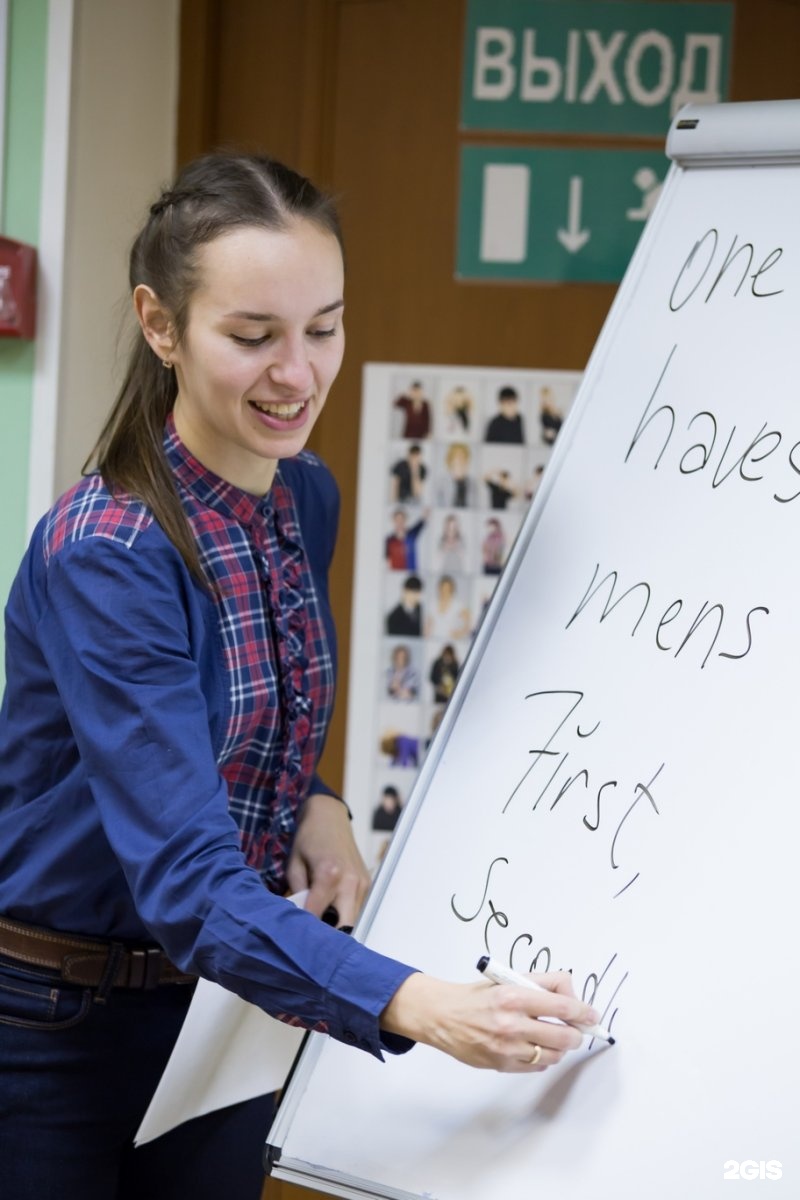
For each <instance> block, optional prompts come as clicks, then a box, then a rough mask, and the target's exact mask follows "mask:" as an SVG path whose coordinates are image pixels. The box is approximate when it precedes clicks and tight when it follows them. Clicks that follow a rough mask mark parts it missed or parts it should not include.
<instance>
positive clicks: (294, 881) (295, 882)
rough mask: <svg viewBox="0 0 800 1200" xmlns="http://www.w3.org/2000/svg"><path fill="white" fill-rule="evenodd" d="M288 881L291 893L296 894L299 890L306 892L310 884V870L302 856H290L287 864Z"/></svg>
mask: <svg viewBox="0 0 800 1200" xmlns="http://www.w3.org/2000/svg"><path fill="white" fill-rule="evenodd" d="M286 883H287V885H288V888H289V894H290V895H292V896H294V895H295V894H296V893H297V892H304V891H306V889H307V888H308V886H309V880H308V871H307V870H306V868H305V864H304V863H303V860H302V859H301V858H290V859H289V862H288V863H287V864H286Z"/></svg>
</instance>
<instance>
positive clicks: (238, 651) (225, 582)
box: [165, 420, 334, 889]
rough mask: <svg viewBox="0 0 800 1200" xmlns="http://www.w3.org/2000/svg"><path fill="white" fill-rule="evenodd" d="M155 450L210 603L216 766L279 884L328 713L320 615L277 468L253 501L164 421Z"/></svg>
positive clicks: (253, 853)
mask: <svg viewBox="0 0 800 1200" xmlns="http://www.w3.org/2000/svg"><path fill="white" fill-rule="evenodd" d="M165 450H166V453H167V458H168V459H169V462H170V465H171V467H172V469H173V472H174V474H175V478H176V481H177V483H178V486H179V490H180V493H181V500H182V502H183V506H184V509H185V511H186V514H187V516H188V518H189V523H190V525H191V527H192V530H193V532H194V535H195V538H196V540H197V544H198V547H199V550H200V559H201V563H202V566H203V570H204V572H205V574H206V576H207V578H208V580H209V582H210V584H211V585H212V588H213V590H214V594H215V597H216V603H217V607H218V615H219V629H220V634H221V639H222V649H223V656H224V660H225V669H226V672H227V680H228V689H229V696H230V710H229V715H228V721H227V728H226V730H225V735H224V739H223V742H222V746H221V748H220V749H219V751H218V754H217V762H218V763H219V767H220V771H221V772H222V775H223V776H224V778H225V780H226V781H227V784H228V794H229V796H230V808H231V812H232V814H233V816H234V817H235V819H236V822H237V824H238V826H239V829H240V830H241V838H242V849H243V850H244V853H245V857H246V858H247V861H248V863H249V864H250V865H251V866H253V867H255V868H256V870H258V871H259V872H260V873H261V874H262V876H263V878H264V880H265V882H267V883H268V885H269V886H271V887H272V888H273V889H279V888H280V887H281V886H282V883H283V875H284V867H285V861H286V856H287V853H288V850H289V847H290V845H291V840H292V837H293V834H294V829H295V826H296V816H297V809H298V807H299V805H300V804H301V803H302V801H303V800H304V799H305V797H306V795H307V792H308V789H309V787H310V785H311V781H312V779H313V777H314V771H315V768H316V764H317V760H318V758H319V755H320V753H321V750H322V745H323V743H324V739H325V731H326V729H327V726H328V722H329V720H330V714H331V709H332V707H333V697H334V664H333V656H332V653H331V648H330V644H329V629H330V616H329V614H327V613H326V615H327V617H328V620H327V626H328V628H327V629H326V621H325V619H324V618H323V612H322V603H323V602H322V599H321V598H320V596H319V595H318V593H317V590H316V588H315V586H314V580H313V578H312V575H311V570H310V566H309V562H308V558H307V555H306V552H305V548H304V544H303V536H302V532H301V530H300V524H299V517H298V513H297V509H296V506H295V502H294V498H293V495H292V492H291V489H290V487H289V486H288V485H287V483H286V482H285V481H284V478H283V472H282V471H281V468H280V466H279V468H278V471H277V474H276V476H275V480H274V482H273V485H272V487H271V489H270V491H269V492H268V494H267V495H266V496H265V497H263V498H258V497H255V496H252V495H250V494H249V493H247V492H243V491H241V490H240V489H239V488H237V487H234V486H233V485H232V484H230V483H226V482H225V480H223V479H220V478H219V477H218V476H216V475H214V474H212V473H211V472H210V471H207V470H206V469H205V468H204V467H203V466H202V465H201V464H200V463H199V462H198V461H197V460H196V459H195V458H193V457H192V456H191V455H190V454H189V453H188V452H187V450H186V448H185V447H184V446H183V444H182V443H181V441H180V439H179V438H178V435H177V433H176V432H175V428H174V423H173V422H172V421H171V420H170V422H169V424H168V428H167V435H166V438H165ZM298 461H299V462H300V463H302V464H303V465H304V466H305V467H307V468H308V469H310V470H323V469H324V468H322V467H321V465H320V463H319V461H318V460H317V459H316V458H315V456H314V455H312V454H309V453H305V452H304V453H302V454H300V455H299V456H298V458H297V459H296V460H295V462H298Z"/></svg>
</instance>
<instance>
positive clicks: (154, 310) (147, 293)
mask: <svg viewBox="0 0 800 1200" xmlns="http://www.w3.org/2000/svg"><path fill="white" fill-rule="evenodd" d="M133 307H134V308H135V310H136V316H137V318H138V320H139V324H140V325H141V327H142V333H143V334H144V337H145V341H146V342H147V344H148V346H149V347H150V349H151V350H153V351H154V353H155V354H157V355H158V357H159V358H160V359H161V361H162V362H163V363H164V365H165V366H171V365H172V364H171V363H170V356H171V354H172V353H173V352H174V350H175V345H176V339H175V326H174V324H173V321H172V317H171V316H170V314H169V312H168V311H167V309H166V308H164V306H163V304H162V303H161V301H160V300H159V298H158V296H157V295H156V294H155V292H154V291H153V289H152V288H151V287H148V286H147V284H146V283H140V284H137V286H136V287H135V288H134V290H133Z"/></svg>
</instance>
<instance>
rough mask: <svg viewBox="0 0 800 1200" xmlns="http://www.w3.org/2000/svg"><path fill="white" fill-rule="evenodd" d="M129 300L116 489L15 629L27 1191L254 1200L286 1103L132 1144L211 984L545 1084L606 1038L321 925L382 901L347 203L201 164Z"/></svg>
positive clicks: (2, 999)
mask: <svg viewBox="0 0 800 1200" xmlns="http://www.w3.org/2000/svg"><path fill="white" fill-rule="evenodd" d="M130 285H131V293H132V297H133V303H134V306H135V310H136V314H137V316H138V318H139V322H138V328H137V334H136V340H135V343H134V346H133V348H132V351H131V356H130V360H129V364H128V371H127V375H126V377H125V380H124V382H123V385H122V389H121V391H120V394H119V396H118V398H117V401H116V404H115V405H114V408H113V410H112V412H111V415H110V417H109V419H108V422H107V424H106V426H105V428H104V429H103V431H102V433H101V435H100V438H99V441H98V443H97V446H96V447H95V451H94V454H93V458H92V461H94V463H95V464H96V468H95V469H94V470H92V471H90V473H89V474H88V475H87V476H86V477H85V478H84V479H83V480H81V482H80V483H78V484H77V485H76V486H75V487H74V488H72V489H71V490H70V491H69V492H67V493H66V494H65V495H64V496H62V497H61V499H60V500H58V501H57V502H56V504H55V506H54V507H53V509H52V510H51V511H50V512H49V513H48V514H47V515H46V516H45V517H44V518H43V519H42V521H41V522H40V524H39V526H38V527H37V529H36V530H35V532H34V535H33V537H32V539H31V543H30V545H29V547H28V551H27V554H26V556H25V559H24V561H23V564H22V567H21V568H20V571H19V573H18V575H17V578H16V580H15V582H14V586H13V588H12V591H11V596H10V599H9V604H8V609H7V619H6V655H7V662H8V681H9V682H8V686H7V690H6V695H5V698H4V702H3V707H2V710H1V711H0V914H2V915H0V1062H2V1064H3V1071H2V1081H1V1082H0V1161H2V1163H3V1188H4V1195H5V1194H6V1193H7V1194H8V1195H9V1196H14V1197H21V1196H23V1195H36V1196H42V1197H44V1196H50V1195H55V1194H58V1195H59V1197H60V1200H125V1198H126V1197H130V1198H133V1197H139V1196H147V1197H148V1200H186V1198H187V1197H192V1200H218V1198H219V1197H220V1196H228V1197H230V1200H256V1198H257V1197H258V1196H259V1195H260V1192H261V1185H262V1181H263V1173H262V1167H261V1148H262V1144H263V1140H264V1136H265V1133H266V1130H267V1127H268V1124H269V1115H270V1111H271V1106H272V1099H271V1097H260V1098H258V1099H256V1100H252V1101H248V1102H246V1103H244V1104H240V1105H233V1106H231V1107H230V1108H227V1109H224V1110H223V1111H222V1112H221V1113H211V1114H208V1115H206V1116H204V1117H200V1118H198V1119H196V1120H194V1121H189V1122H187V1123H186V1124H185V1125H183V1126H181V1127H180V1128H179V1129H177V1130H173V1131H172V1132H171V1133H168V1134H166V1135H165V1136H163V1137H162V1138H159V1139H157V1140H156V1141H154V1142H151V1143H148V1144H147V1145H145V1146H143V1147H141V1148H139V1149H137V1150H136V1151H135V1152H134V1150H133V1145H132V1140H131V1139H132V1136H133V1134H134V1133H135V1131H136V1129H137V1128H138V1126H139V1125H140V1123H141V1120H142V1117H143V1115H144V1112H145V1110H146V1108H147V1106H148V1103H149V1100H150V1098H151V1096H152V1094H153V1091H154V1089H155V1087H156V1085H157V1083H158V1080H159V1077H160V1075H161V1072H162V1071H163V1068H164V1065H165V1063H166V1061H167V1059H168V1058H169V1055H170V1053H171V1050H172V1047H173V1045H174V1043H175V1040H176V1038H177V1035H178V1033H179V1030H180V1027H181V1023H182V1021H183V1018H184V1016H185V1014H186V1010H187V1007H188V1005H189V1001H190V998H191V993H192V984H193V982H194V980H195V978H196V977H197V976H199V975H202V976H203V977H205V978H207V979H210V980H214V981H216V982H217V983H220V984H222V985H224V986H225V987H227V988H228V989H230V990H231V991H234V992H236V993H238V994H239V995H240V996H242V997H244V998H245V999H247V1000H249V1001H251V1002H252V1003H254V1004H257V1005H259V1006H260V1007H261V1008H263V1009H264V1010H265V1011H267V1012H269V1013H271V1014H273V1015H274V1016H277V1017H279V1018H281V1019H285V1020H287V1021H289V1022H291V1023H292V1024H296V1025H302V1026H304V1027H306V1028H309V1029H315V1030H319V1031H321V1032H325V1033H327V1034H329V1035H330V1036H331V1037H334V1038H337V1039H339V1040H341V1041H344V1042H346V1043H348V1044H350V1045H353V1046H357V1047H359V1048H360V1049H362V1050H366V1051H368V1052H369V1053H372V1054H374V1055H375V1056H377V1057H379V1058H380V1057H382V1056H383V1054H384V1053H386V1052H389V1053H398V1052H401V1051H404V1050H407V1049H409V1048H410V1046H411V1044H412V1041H413V1040H417V1041H425V1042H428V1043H429V1044H430V1045H433V1046H436V1047H437V1048H438V1049H440V1050H443V1051H445V1052H447V1053H448V1054H451V1055H452V1056H454V1057H455V1058H458V1059H460V1060H462V1061H464V1062H467V1063H471V1064H472V1065H475V1066H488V1067H494V1068H496V1069H500V1070H509V1071H512V1070H513V1071H528V1070H531V1071H533V1070H536V1071H538V1070H542V1069H543V1068H545V1067H547V1066H549V1065H551V1064H552V1063H554V1062H556V1061H558V1060H559V1059H560V1058H561V1057H562V1055H563V1054H564V1052H565V1050H566V1049H568V1048H569V1047H571V1046H575V1045H577V1044H578V1042H579V1040H580V1039H579V1035H578V1034H577V1033H576V1032H575V1031H574V1030H572V1029H570V1028H569V1027H568V1026H567V1025H565V1024H553V1023H552V1022H551V1021H540V1020H538V1018H539V1017H542V1016H548V1017H560V1018H562V1020H565V1021H569V1020H576V1021H582V1022H585V1023H587V1024H592V1023H593V1022H594V1021H595V1020H596V1019H597V1018H596V1014H593V1013H592V1011H591V1010H590V1009H588V1008H587V1006H586V1005H584V1004H582V1003H580V1002H579V1001H578V1000H576V999H575V997H574V996H573V994H572V990H571V986H570V984H569V981H568V979H567V977H561V976H558V975H554V976H552V977H544V979H545V983H546V985H547V987H548V988H549V989H550V990H549V991H543V992H527V991H526V990H525V989H521V988H513V987H492V986H490V985H488V984H486V983H485V982H484V981H481V982H479V983H476V984H469V985H465V984H451V983H447V982H444V981H442V980H437V979H433V978H431V977H428V976H423V975H421V974H419V973H416V972H415V971H414V970H413V968H412V967H410V966H406V965H404V964H403V963H399V962H395V961H393V960H390V959H387V958H385V957H383V956H381V955H379V954H376V953H374V952H373V951H371V950H368V949H366V948H365V947H364V946H362V945H360V944H359V943H357V942H356V941H354V940H353V939H352V938H350V937H348V936H346V934H345V933H343V932H341V931H340V930H339V929H334V928H331V926H330V924H328V923H326V922H327V921H328V920H329V918H330V914H331V912H333V913H335V915H336V920H337V921H338V923H339V924H340V925H341V926H352V925H353V923H354V922H355V920H356V917H357V914H358V911H359V909H360V906H361V904H362V901H363V899H364V896H365V894H366V890H367V887H368V884H369V878H368V875H367V872H366V870H365V868H364V864H363V862H362V861H361V858H360V855H359V853H358V851H357V849H356V846H355V843H354V841H353V838H352V834H351V831H350V823H349V819H348V812H347V809H346V807H345V805H344V804H343V803H342V802H341V800H340V799H339V797H337V796H335V795H334V794H333V793H332V792H331V790H330V789H329V788H328V787H326V785H325V784H324V783H323V782H322V781H321V780H320V779H319V777H318V775H317V763H318V761H319V758H320V755H321V752H322V747H323V743H324V740H325V735H326V731H327V727H328V721H329V718H330V712H331V708H332V705H333V695H334V686H335V673H336V643H335V635H334V630H333V623H332V619H331V611H330V605H329V602H328V590H327V571H328V566H329V563H330V560H331V555H332V553H333V546H334V540H335V535H336V524H337V516H338V492H337V489H336V485H335V483H334V481H333V479H332V477H331V475H330V473H329V471H328V470H327V468H326V467H325V466H324V465H323V464H322V463H321V462H320V460H319V459H318V458H317V457H316V456H315V455H313V454H311V453H309V452H308V451H307V450H306V449H305V445H306V441H307V439H308V435H309V433H310V431H311V429H312V427H313V425H314V422H315V421H316V419H317V417H318V416H319V414H320V412H321V410H322V408H323V406H324V404H325V403H326V400H327V397H328V392H329V389H330V387H331V384H332V383H333V381H334V379H335V378H336V374H337V372H338V370H339V366H340V364H341V360H342V352H343V347H344V332H343V327H342V312H343V268H342V250H341V238H340V234H339V227H338V223H337V221H336V215H335V213H334V211H333V209H332V207H331V205H330V202H329V201H328V199H327V198H326V197H325V196H324V195H322V194H321V193H320V192H319V191H318V190H317V189H316V188H315V187H314V186H313V185H312V184H311V183H309V181H308V180H306V179H304V178H303V177H302V176H300V175H297V174H296V173H295V172H293V171H291V170H289V169H288V168H286V167H283V166H281V165H280V164H279V163H275V162H274V161H272V160H270V159H267V158H260V157H259V158H256V157H250V156H241V155H211V156H208V157H206V158H203V159H200V160H198V162H196V163H193V164H191V165H190V166H188V167H187V168H186V169H185V170H184V171H183V172H182V174H181V175H180V177H179V178H178V180H177V181H176V183H175V185H174V187H173V188H172V189H171V190H170V191H168V192H165V193H164V195H162V196H161V197H160V199H159V200H158V201H156V203H155V204H154V205H153V206H152V208H151V210H150V215H149V218H148V220H147V222H146V224H145V226H144V228H143V229H142V231H141V233H140V234H139V236H138V238H137V239H136V241H135V243H134V246H133V250H132V254H131V266H130ZM305 889H307V890H308V898H307V901H306V907H305V910H301V909H299V908H297V907H295V905H294V904H291V903H290V902H289V901H288V900H287V899H285V894H286V892H297V891H302V890H305ZM323 914H324V915H325V918H326V919H325V921H323V920H320V919H319V918H320V917H321V916H323ZM30 1145H36V1147H37V1151H36V1154H35V1155H31V1154H30V1152H29V1149H28V1148H29V1146H30Z"/></svg>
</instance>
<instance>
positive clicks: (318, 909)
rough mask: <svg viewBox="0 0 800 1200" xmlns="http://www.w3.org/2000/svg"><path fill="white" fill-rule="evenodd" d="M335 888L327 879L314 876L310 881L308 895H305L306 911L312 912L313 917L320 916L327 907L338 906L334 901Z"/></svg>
mask: <svg viewBox="0 0 800 1200" xmlns="http://www.w3.org/2000/svg"><path fill="white" fill-rule="evenodd" d="M335 900H336V888H335V887H334V886H333V885H332V884H331V883H330V882H328V881H326V880H324V879H323V878H321V877H320V876H316V877H315V878H314V879H313V880H312V881H311V883H310V886H309V889H308V896H307V897H306V911H307V912H310V913H313V914H314V916H315V917H321V916H322V914H323V913H324V912H325V910H326V909H327V908H329V907H333V908H336V909H337V910H338V908H339V906H338V904H336V903H335Z"/></svg>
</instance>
